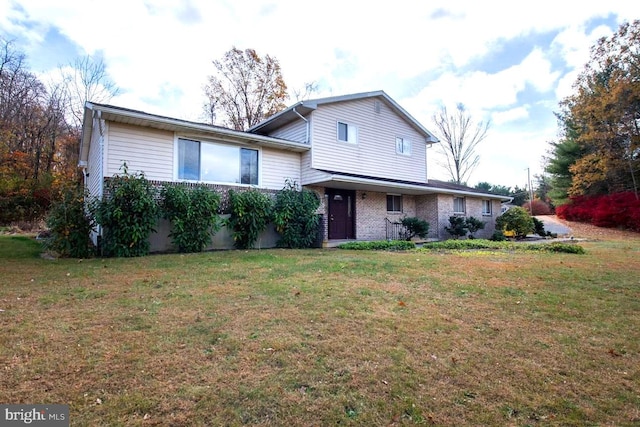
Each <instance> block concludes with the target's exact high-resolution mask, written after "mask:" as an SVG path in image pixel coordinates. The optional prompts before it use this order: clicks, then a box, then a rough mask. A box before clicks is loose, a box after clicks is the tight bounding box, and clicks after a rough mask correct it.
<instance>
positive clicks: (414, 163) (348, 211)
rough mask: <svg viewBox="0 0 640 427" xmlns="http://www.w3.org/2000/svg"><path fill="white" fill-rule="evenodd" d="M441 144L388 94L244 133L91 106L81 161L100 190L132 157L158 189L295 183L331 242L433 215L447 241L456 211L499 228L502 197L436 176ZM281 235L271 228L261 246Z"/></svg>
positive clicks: (162, 230) (316, 107) (489, 228)
mask: <svg viewBox="0 0 640 427" xmlns="http://www.w3.org/2000/svg"><path fill="white" fill-rule="evenodd" d="M438 142H439V141H438V140H437V138H435V136H434V135H433V134H431V133H430V132H429V131H428V130H427V129H426V128H425V127H424V126H423V125H422V124H420V123H419V122H418V121H417V120H416V119H414V118H413V117H412V116H411V115H410V114H409V113H408V112H406V111H405V110H404V109H403V108H402V107H401V106H400V105H398V104H397V103H396V102H395V101H394V100H393V99H391V98H390V97H389V96H388V95H387V94H386V93H384V92H383V91H376V92H366V93H358V94H352V95H344V96H335V97H328V98H321V99H315V100H307V101H300V102H297V103H296V104H294V105H292V106H290V107H289V108H287V109H286V110H284V111H281V112H279V113H278V114H275V115H274V116H272V117H270V118H268V119H267V120H265V121H263V122H262V123H259V124H258V125H256V126H253V127H252V128H251V129H249V130H248V131H246V132H242V131H235V130H230V129H226V128H222V127H219V126H212V125H207V124H202V123H195V122H190V121H185V120H179V119H174V118H170V117H163V116H158V115H154V114H148V113H144V112H141V111H135V110H129V109H125V108H120V107H115V106H110V105H101V104H96V103H87V104H86V106H85V113H84V126H83V135H82V143H81V148H80V166H81V167H82V168H83V170H84V172H85V184H86V187H87V189H88V191H89V193H90V194H91V195H92V196H94V197H101V196H102V192H103V185H104V182H105V179H108V178H109V177H111V176H113V175H114V174H116V173H118V172H120V168H121V166H122V165H123V163H124V162H126V163H127V166H128V169H129V171H142V172H144V174H145V176H146V178H147V179H149V180H151V181H154V182H156V183H158V184H160V185H161V184H162V183H166V182H185V183H198V182H202V183H206V184H207V185H210V186H212V187H214V188H216V189H218V190H221V191H224V190H226V189H229V188H248V187H255V188H259V189H264V190H265V191H267V190H279V189H282V188H283V187H284V185H285V181H286V180H290V181H295V182H297V183H299V184H301V185H302V186H304V187H305V188H308V189H311V190H313V191H315V192H316V194H318V196H319V198H320V200H321V206H320V208H319V212H318V213H319V214H321V215H322V218H323V225H324V231H323V233H324V234H323V241H324V243H325V244H329V243H331V242H334V241H340V240H352V239H355V240H380V239H387V238H392V237H395V235H394V233H397V225H396V223H398V222H399V221H400V220H401V219H402V218H403V217H405V216H416V217H419V218H421V219H424V220H426V221H428V222H429V223H430V225H431V227H430V234H429V237H430V238H433V239H445V238H447V237H448V233H447V232H446V231H445V229H444V228H445V226H447V225H448V223H449V222H448V219H449V217H450V216H452V215H461V216H467V217H468V216H474V217H476V218H479V219H481V220H483V221H485V222H486V227H485V229H484V230H483V231H481V232H479V233H478V237H488V236H490V235H491V234H492V233H493V231H494V224H495V219H496V217H497V216H498V215H500V203H501V200H503V199H504V197H503V196H500V195H495V194H490V193H485V192H482V191H479V190H475V189H472V188H469V187H465V186H459V185H454V184H451V183H446V182H442V181H435V180H430V179H428V177H427V154H428V151H429V148H430V147H431V146H432V145H433V144H436V143H438ZM168 233H169V225H168V224H166V223H164V224H163V223H161V224H159V227H158V232H157V233H156V234H155V235H153V236H152V237H151V246H152V250H166V249H169V248H170V245H169V243H170V242H169V240H168V238H167V236H168ZM99 234H100V230H98V231H97V232H96V235H95V236H94V240H95V239H97V236H98V235H99ZM276 240H277V235H276V234H275V232H274V231H273V230H268V231H267V232H265V233H264V236H263V238H261V240H260V242H259V245H260V247H269V246H273V245H274V244H275V242H276ZM232 244H233V242H232V240H231V238H230V236H229V233H227V232H225V230H221V231H220V232H218V233H217V234H216V236H215V237H214V243H213V247H215V248H228V247H231V246H232Z"/></svg>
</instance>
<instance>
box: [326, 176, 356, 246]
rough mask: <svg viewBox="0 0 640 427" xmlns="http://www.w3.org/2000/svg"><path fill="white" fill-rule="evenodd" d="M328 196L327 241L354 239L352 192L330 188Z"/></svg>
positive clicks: (353, 195) (353, 197)
mask: <svg viewBox="0 0 640 427" xmlns="http://www.w3.org/2000/svg"><path fill="white" fill-rule="evenodd" d="M327 193H328V195H329V239H355V237H356V236H355V232H354V220H355V216H356V215H355V196H356V192H355V191H353V190H337V189H333V188H330V189H328V190H327Z"/></svg>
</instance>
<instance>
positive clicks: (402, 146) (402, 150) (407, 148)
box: [396, 137, 411, 156]
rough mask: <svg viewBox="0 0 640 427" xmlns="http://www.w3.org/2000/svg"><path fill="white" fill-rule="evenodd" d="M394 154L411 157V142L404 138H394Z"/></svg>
mask: <svg viewBox="0 0 640 427" xmlns="http://www.w3.org/2000/svg"><path fill="white" fill-rule="evenodd" d="M396 153H398V154H404V155H405V156H410V155H411V141H409V140H408V139H406V138H400V137H397V138H396Z"/></svg>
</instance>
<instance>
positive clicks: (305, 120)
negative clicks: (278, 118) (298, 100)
mask: <svg viewBox="0 0 640 427" xmlns="http://www.w3.org/2000/svg"><path fill="white" fill-rule="evenodd" d="M293 112H294V113H296V114H297V115H298V117H300V118H301V119H302V120H304V122H305V123H306V124H307V126H306V136H305V141H304V143H305V144H308V143H309V120H307V119H306V118H305V117H304V116H303V115H302V114H300V113H298V111H297V110H296V107H293Z"/></svg>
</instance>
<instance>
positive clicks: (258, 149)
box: [173, 135, 262, 187]
mask: <svg viewBox="0 0 640 427" xmlns="http://www.w3.org/2000/svg"><path fill="white" fill-rule="evenodd" d="M181 139H182V140H188V141H194V142H198V143H199V144H200V145H199V147H200V152H199V157H198V164H199V165H198V166H199V170H198V179H197V180H193V179H184V178H179V176H180V162H179V158H180V149H179V144H180V143H179V141H180V140H181ZM202 144H213V145H220V146H224V147H233V148H237V149H238V152H239V154H238V156H239V158H240V162H242V154H241V150H242V149H246V150H252V151H256V152H257V155H258V159H257V165H256V166H257V168H258V174H257V175H258V176H257V180H258V182H257V183H256V184H243V183H241V182H227V181H205V180H203V179H202V166H203V165H202ZM173 165H174V166H173V180H174V181H176V182H190V183H205V184H216V185H227V186H237V187H259V186H261V185H262V147H249V146H246V145H240V144H227V143H224V142H219V141H214V140H210V139H205V138H199V137H192V136H188V135H176V136H175V138H174V142H173ZM238 179H239V180H242V163H240V164H239V165H238Z"/></svg>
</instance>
